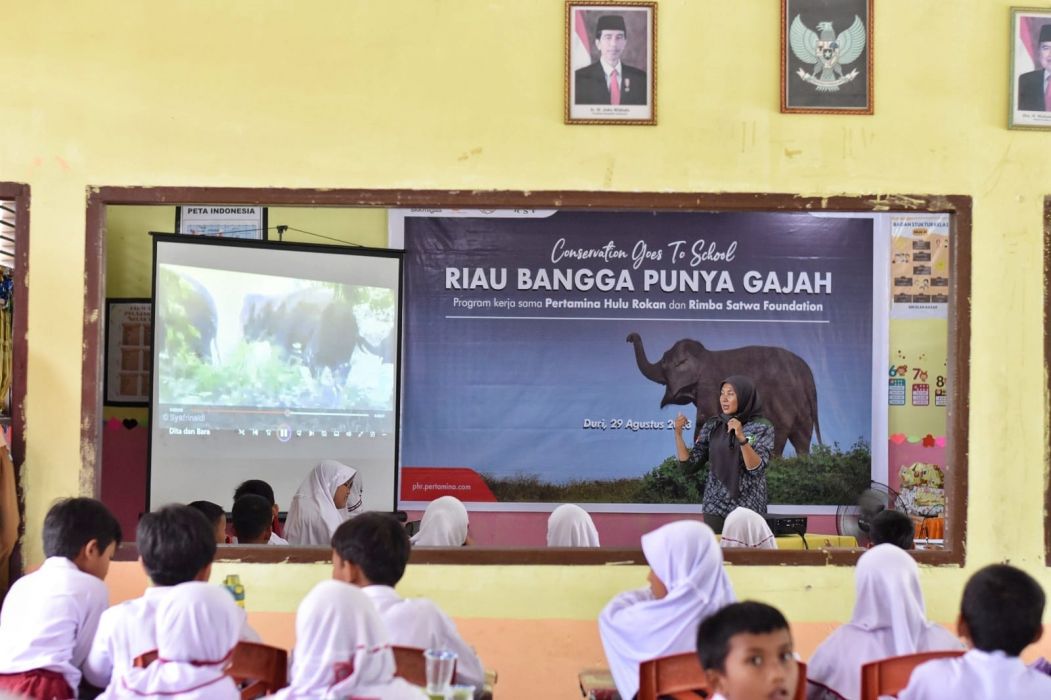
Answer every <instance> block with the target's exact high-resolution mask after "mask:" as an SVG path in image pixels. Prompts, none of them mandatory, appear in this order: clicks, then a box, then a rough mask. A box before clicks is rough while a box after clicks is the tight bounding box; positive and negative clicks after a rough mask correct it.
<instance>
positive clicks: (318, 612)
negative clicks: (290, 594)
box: [271, 581, 427, 700]
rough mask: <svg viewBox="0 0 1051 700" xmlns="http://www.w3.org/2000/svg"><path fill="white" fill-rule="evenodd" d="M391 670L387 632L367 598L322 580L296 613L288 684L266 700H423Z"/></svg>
mask: <svg viewBox="0 0 1051 700" xmlns="http://www.w3.org/2000/svg"><path fill="white" fill-rule="evenodd" d="M394 671H395V666H394V654H393V653H392V652H391V650H390V643H389V642H388V640H387V632H386V630H385V629H384V628H383V622H382V621H381V620H380V617H379V615H378V614H377V613H376V609H375V608H374V607H372V604H371V603H369V599H368V597H366V596H365V594H364V593H362V592H361V590H360V589H358V588H355V587H354V586H349V585H347V584H345V583H343V582H341V581H322V582H321V583H319V584H317V585H316V586H314V588H313V589H312V590H311V591H310V593H308V594H307V596H306V598H304V599H303V602H302V603H300V604H299V608H298V609H297V610H296V647H295V649H294V650H293V651H292V668H291V672H290V674H289V684H288V687H287V688H284V689H282V690H279V691H277V693H275V694H274V695H272V696H271V698H273V700H321V699H322V698H369V699H370V700H425V699H426V697H427V696H426V695H424V693H423V691H422V690H420V689H419V688H417V687H415V686H413V685H412V684H410V683H408V682H407V681H405V680H403V679H401V678H395V677H394Z"/></svg>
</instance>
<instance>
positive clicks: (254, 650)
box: [226, 642, 288, 700]
mask: <svg viewBox="0 0 1051 700" xmlns="http://www.w3.org/2000/svg"><path fill="white" fill-rule="evenodd" d="M226 674H227V675H228V676H230V677H231V678H233V679H234V681H236V682H237V685H238V687H239V688H240V689H241V700H253V698H261V697H263V696H264V695H270V694H271V693H276V692H277V691H278V690H280V689H281V688H284V687H285V686H286V685H288V652H287V651H285V650H284V649H279V648H277V647H272V646H269V645H266V644H257V643H255V642H238V644H237V646H236V647H234V654H233V657H232V658H231V660H230V668H228V669H226Z"/></svg>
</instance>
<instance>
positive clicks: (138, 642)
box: [84, 505, 258, 688]
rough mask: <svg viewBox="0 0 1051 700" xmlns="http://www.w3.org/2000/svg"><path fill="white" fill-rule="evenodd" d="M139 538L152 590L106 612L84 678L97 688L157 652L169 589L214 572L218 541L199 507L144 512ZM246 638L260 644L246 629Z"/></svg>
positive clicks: (165, 508) (174, 506) (89, 655)
mask: <svg viewBox="0 0 1051 700" xmlns="http://www.w3.org/2000/svg"><path fill="white" fill-rule="evenodd" d="M135 537H136V544H137V546H138V548H139V558H140V561H141V562H142V568H143V569H145V570H146V575H147V576H149V577H150V581H151V582H152V583H153V586H152V587H150V588H147V589H146V591H145V592H144V593H143V594H142V597H141V598H135V599H133V600H127V601H124V602H123V603H119V604H117V605H114V606H113V607H112V608H110V609H109V610H107V611H106V612H104V613H102V619H101V620H100V621H99V626H98V632H96V633H95V641H94V643H93V644H92V645H91V653H90V654H88V658H87V661H86V662H85V663H84V677H85V678H86V679H87V681H88V683H90V684H91V685H93V686H96V687H98V688H105V687H107V686H109V685H110V683H111V681H116V680H117V679H119V678H121V677H122V676H123V675H124V674H126V673H127V671H128V670H129V669H130V668H131V666H132V662H134V661H135V658H136V657H138V656H139V655H141V654H144V653H146V652H147V651H152V650H153V649H156V648H157V638H156V636H155V633H154V629H155V625H154V620H155V619H156V616H157V606H158V605H160V602H161V601H162V600H163V599H164V597H165V596H167V595H168V593H169V592H170V591H171V590H172V589H171V586H175V585H177V584H180V583H185V582H187V581H207V580H208V576H209V575H210V574H211V571H212V559H213V558H214V557H215V538H214V535H213V532H212V527H211V525H210V524H209V523H208V521H207V520H206V519H205V517H204V515H202V514H201V512H200V511H198V510H197V509H195V508H191V507H189V506H180V505H170V506H165V507H163V508H161V509H160V510H157V511H154V512H153V513H146V514H145V515H143V516H142V518H141V519H140V520H139V526H138V528H137V530H136V533H135ZM243 623H244V614H243V613H242V624H243ZM243 636H244V637H245V638H251V639H258V637H257V636H256V635H255V633H254V632H251V631H250V630H248V629H247V628H245V630H244V634H243Z"/></svg>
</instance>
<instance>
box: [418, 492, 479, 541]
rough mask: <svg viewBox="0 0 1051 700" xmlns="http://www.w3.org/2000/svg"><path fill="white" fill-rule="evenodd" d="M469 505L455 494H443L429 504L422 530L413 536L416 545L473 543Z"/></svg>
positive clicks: (421, 526)
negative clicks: (468, 512) (468, 515)
mask: <svg viewBox="0 0 1051 700" xmlns="http://www.w3.org/2000/svg"><path fill="white" fill-rule="evenodd" d="M469 528H470V522H469V521H468V518H467V507H466V506H464V504H463V502H462V501H461V500H460V499H458V498H454V497H453V496H442V497H441V498H436V499H434V500H433V501H431V502H430V503H428V504H427V509H426V510H424V511H423V519H422V520H420V531H419V532H417V533H416V534H415V535H413V536H412V544H413V545H414V546H416V547H462V546H464V545H468V544H471V536H470V533H469Z"/></svg>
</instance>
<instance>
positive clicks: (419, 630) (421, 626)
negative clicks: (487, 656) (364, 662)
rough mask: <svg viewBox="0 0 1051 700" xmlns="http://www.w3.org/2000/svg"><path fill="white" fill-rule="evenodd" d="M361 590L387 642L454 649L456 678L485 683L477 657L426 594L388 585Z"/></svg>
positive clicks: (479, 683)
mask: <svg viewBox="0 0 1051 700" xmlns="http://www.w3.org/2000/svg"><path fill="white" fill-rule="evenodd" d="M361 590H362V591H364V593H365V595H367V596H368V597H369V600H371V601H372V604H373V605H374V606H375V607H376V610H377V611H378V612H379V614H380V617H381V618H383V623H384V625H386V627H387V634H388V635H389V636H390V643H391V645H393V646H401V647H415V648H418V649H429V648H434V647H438V648H443V649H449V650H451V651H454V652H456V682H457V683H461V684H464V685H473V686H476V687H477V688H478V689H479V690H480V689H481V687H482V685H483V684H484V683H485V669H484V668H483V667H482V661H481V659H479V658H478V654H476V653H475V651H474V649H472V648H471V647H470V646H469V645H468V644H467V642H465V641H464V640H463V637H461V636H460V633H459V631H458V630H457V629H456V625H455V624H454V623H453V621H452V620H451V619H450V618H449V616H448V615H446V614H445V613H443V612H442V611H441V610H440V609H439V608H438V606H437V605H435V604H434V603H433V602H431V601H429V600H427V599H426V598H402V597H401V596H400V595H398V593H397V592H396V591H395V590H394V589H393V588H391V587H390V586H365V587H364V588H362V589H361Z"/></svg>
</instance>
